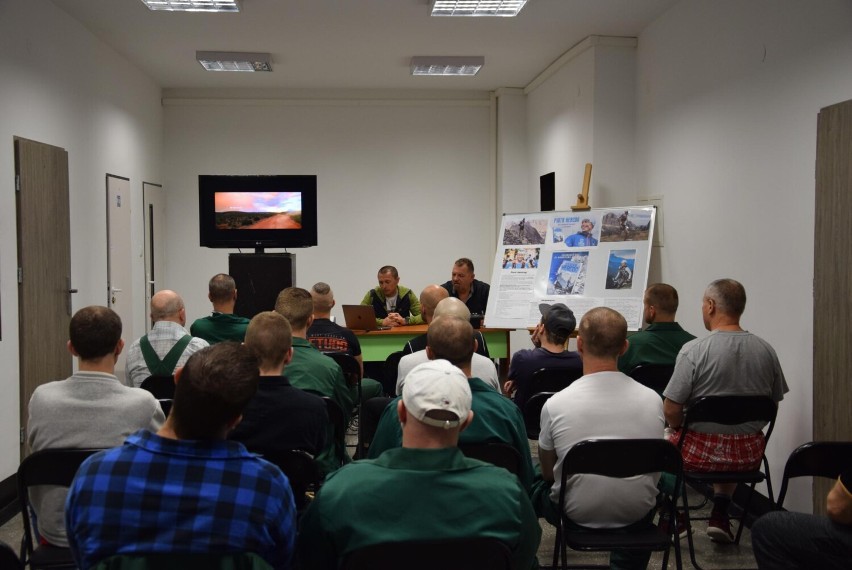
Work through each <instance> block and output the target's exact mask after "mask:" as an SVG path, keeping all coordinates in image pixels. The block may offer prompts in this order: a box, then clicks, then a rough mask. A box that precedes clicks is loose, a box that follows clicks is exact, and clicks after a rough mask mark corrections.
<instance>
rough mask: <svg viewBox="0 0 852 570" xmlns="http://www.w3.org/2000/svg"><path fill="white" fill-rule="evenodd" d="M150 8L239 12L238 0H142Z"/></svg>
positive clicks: (176, 10)
mask: <svg viewBox="0 0 852 570" xmlns="http://www.w3.org/2000/svg"><path fill="white" fill-rule="evenodd" d="M142 3H143V4H145V5H146V6H148V8H149V9H150V10H167V11H169V12H239V11H240V5H239V4H238V3H237V0H142Z"/></svg>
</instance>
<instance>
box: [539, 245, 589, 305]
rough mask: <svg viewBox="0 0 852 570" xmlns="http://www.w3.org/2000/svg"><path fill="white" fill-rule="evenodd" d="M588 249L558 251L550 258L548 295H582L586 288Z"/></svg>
mask: <svg viewBox="0 0 852 570" xmlns="http://www.w3.org/2000/svg"><path fill="white" fill-rule="evenodd" d="M588 264H589V252H588V251H574V252H558V253H554V254H553V256H552V257H551V260H550V275H548V277H547V294H548V295H582V294H583V291H585V289H586V269H587V268H588Z"/></svg>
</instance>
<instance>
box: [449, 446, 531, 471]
mask: <svg viewBox="0 0 852 570" xmlns="http://www.w3.org/2000/svg"><path fill="white" fill-rule="evenodd" d="M459 450H461V452H462V453H464V454H465V456H466V457H470V458H472V459H479V460H480V461H486V462H488V463H492V464H494V465H496V466H497V467H502V468H504V469H506V470H507V471H508V472H509V473H512V474H514V475H518V474H519V473H520V471H521V454H520V452H519V451H518V450H517V449H515V448H514V447H512V446H511V445H509V444H508V443H503V442H501V441H489V442H487V443H459Z"/></svg>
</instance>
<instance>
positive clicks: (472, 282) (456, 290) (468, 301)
mask: <svg viewBox="0 0 852 570" xmlns="http://www.w3.org/2000/svg"><path fill="white" fill-rule="evenodd" d="M475 277H476V275H474V273H473V262H472V261H471V260H469V259H468V258H466V257H462V258H460V259H457V260H456V262H455V263H454V264H453V271H452V278H451V279H450V280H449V281H447V282H446V283H444V284H443V285H442V287H443V288H444V289H446V290H447V293H449V294H450V296H451V297H456V298H458V299H460V300H461V301H462V302H463V303H464V304H465V305H467V308H468V309H470V312H471V313H472V314H474V315H484V314H485V308H486V306H487V305H488V293H489V291H490V290H491V286H490V285H488V283H484V282H482V281H479V280H478V279H475ZM421 302H422V301H421Z"/></svg>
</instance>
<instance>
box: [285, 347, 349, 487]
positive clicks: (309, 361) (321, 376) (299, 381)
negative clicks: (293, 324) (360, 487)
mask: <svg viewBox="0 0 852 570" xmlns="http://www.w3.org/2000/svg"><path fill="white" fill-rule="evenodd" d="M284 374H285V375H286V376H287V379H288V380H290V384H291V385H292V386H295V387H296V388H299V389H301V390H304V391H306V392H311V393H314V394H317V395H319V396H327V397H329V398H331V399H332V400H334V401H335V402H337V404H338V405H339V406H340V407H341V409H343V417H344V419H345V422H346V424H347V425H348V423H349V416H350V414H351V413H352V407H353V406H354V405H355V397H353V395H352V390H351V389H350V388H349V386H348V385H347V384H346V379H345V378H344V377H343V372H341V371H340V366H338V365H337V363H336V362H335V361H334V360H332V359H331V358H329V357H328V356H326V355H324V354H323V353H321V352H320V351H319V350H317V349H316V347H315V346H314V345H312V344H311V343H310V342H308V341H307V340H305V339H303V338H299V337H293V359H292V360H291V361H290V364H288V365H287V366H286V368H285V369H284ZM326 442H327V444H326V448H325V449H324V450H323V451H322V452H321V453H320V454H319V455H318V456H317V457H316V460H317V463H319V466H320V471H322V472H323V473H329V472H331V471H334V470H335V469H337V468H338V467H340V465H341V464H343V463H347V462H348V461H349V457H348V456H346V455H345V448H343V446H342V445H341V446H337V445H336V442H335V440H334V429H333V426H331V425H329V431H328V437H327V438H326ZM337 449H344V451H343V456H340V455H339V454H338V452H337V451H336V450H337Z"/></svg>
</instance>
